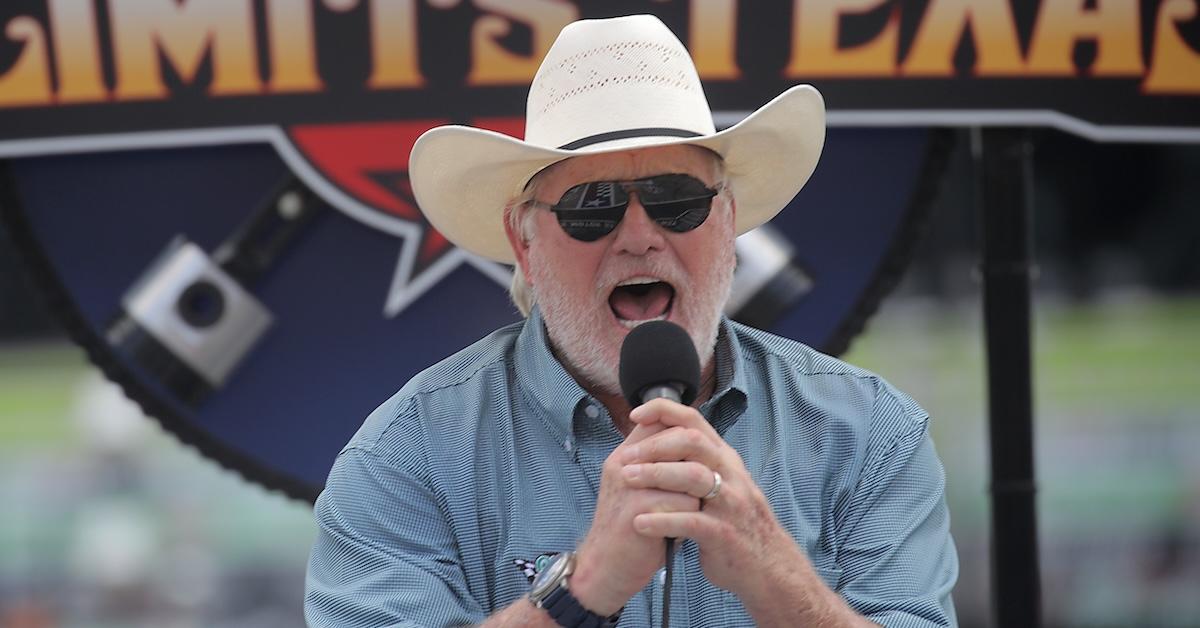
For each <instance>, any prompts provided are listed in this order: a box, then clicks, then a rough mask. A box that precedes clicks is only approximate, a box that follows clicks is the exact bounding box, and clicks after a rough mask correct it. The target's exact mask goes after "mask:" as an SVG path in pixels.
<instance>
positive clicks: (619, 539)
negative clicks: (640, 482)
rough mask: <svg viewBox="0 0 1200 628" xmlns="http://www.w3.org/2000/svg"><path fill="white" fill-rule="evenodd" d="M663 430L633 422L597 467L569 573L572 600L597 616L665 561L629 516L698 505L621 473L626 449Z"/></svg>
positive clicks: (621, 602) (657, 542)
mask: <svg viewBox="0 0 1200 628" xmlns="http://www.w3.org/2000/svg"><path fill="white" fill-rule="evenodd" d="M666 429H667V427H666V426H665V425H648V426H639V427H638V428H636V429H635V430H634V431H633V433H630V435H629V436H628V437H627V438H626V439H625V442H623V443H621V445H620V446H619V447H617V448H616V449H615V450H613V452H612V453H611V454H609V456H608V458H607V459H606V460H605V461H604V465H603V467H602V469H601V474H600V496H599V498H598V499H597V501H596V514H595V516H594V517H593V518H592V527H591V529H590V530H589V531H588V534H587V536H586V537H585V538H584V540H583V542H582V543H581V544H580V546H579V550H578V553H577V557H576V563H575V573H574V574H573V575H572V576H571V577H570V586H571V592H572V593H573V594H574V595H575V599H577V600H579V603H580V604H582V605H583V607H584V608H586V609H588V610H590V611H592V612H594V613H596V614H598V615H601V616H608V615H611V614H613V613H615V612H617V611H618V610H620V609H621V607H623V606H625V603H626V602H628V601H629V598H631V597H633V595H634V594H635V593H637V592H638V591H641V590H642V589H643V588H645V586H646V584H647V583H648V582H650V578H652V577H654V573H655V572H656V571H658V570H659V569H660V568H661V567H662V566H663V564H664V562H665V546H664V545H663V537H654V536H652V535H646V534H639V533H638V532H637V531H636V530H634V524H633V522H634V520H635V518H637V517H638V516H642V515H646V514H651V513H683V512H693V513H694V512H696V511H697V510H699V508H700V500H699V499H697V498H695V497H690V496H688V495H685V494H682V493H680V492H677V491H670V490H664V489H660V488H654V487H643V486H635V485H633V484H631V483H630V482H628V481H627V480H626V478H625V476H624V475H623V474H622V472H621V471H622V468H623V466H624V465H623V464H622V460H624V459H625V458H626V452H627V451H628V449H629V448H631V447H636V446H637V445H638V443H640V442H642V441H643V440H645V439H647V438H649V437H651V436H653V435H655V434H657V433H659V432H661V431H663V430H666Z"/></svg>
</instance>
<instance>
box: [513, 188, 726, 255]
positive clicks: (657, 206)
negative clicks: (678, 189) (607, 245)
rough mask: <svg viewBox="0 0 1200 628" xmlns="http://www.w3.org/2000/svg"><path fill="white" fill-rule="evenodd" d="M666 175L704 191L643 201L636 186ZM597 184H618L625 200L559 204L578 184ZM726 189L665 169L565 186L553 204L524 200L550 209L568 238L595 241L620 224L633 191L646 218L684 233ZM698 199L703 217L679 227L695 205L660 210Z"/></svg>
mask: <svg viewBox="0 0 1200 628" xmlns="http://www.w3.org/2000/svg"><path fill="white" fill-rule="evenodd" d="M667 176H680V177H687V178H689V179H691V180H692V181H695V182H696V183H698V184H700V186H701V187H702V189H703V190H704V194H702V195H700V196H692V197H688V198H681V199H674V200H667V201H658V202H650V203H646V202H645V201H644V200H643V195H642V192H641V190H640V189H639V188H644V187H645V186H647V185H650V184H652V183H653V180H654V179H658V178H662V177H667ZM598 184H610V185H614V186H619V187H620V188H621V190H622V192H624V194H625V197H626V200H625V203H624V204H622V205H615V206H610V207H603V208H599V209H581V208H575V207H571V208H565V207H560V206H559V205H561V204H562V199H564V198H566V197H567V196H568V195H570V194H571V193H572V191H573V190H575V189H576V188H579V187H580V186H593V185H598ZM726 188H727V185H726V184H725V182H724V181H722V182H719V183H717V184H716V185H715V186H712V187H710V186H709V185H708V184H707V183H705V182H704V181H703V180H702V179H700V178H699V177H697V176H695V175H691V174H688V173H684V172H665V173H661V174H656V175H651V176H648V177H641V178H637V179H623V180H617V179H599V180H596V181H585V182H582V183H576V184H575V185H572V186H570V187H569V188H567V190H566V191H564V192H563V194H562V196H561V197H560V198H559V200H558V202H556V203H547V202H545V201H539V200H537V199H529V200H528V201H526V203H527V204H529V205H532V206H534V207H538V208H542V209H546V210H549V211H551V212H553V213H554V215H555V218H556V219H557V222H558V225H559V227H560V228H562V230H563V232H564V233H566V234H567V235H568V236H570V237H571V238H572V239H574V240H578V241H580V242H595V241H596V240H599V239H601V238H603V237H605V236H607V235H609V234H610V233H612V232H613V231H615V230H616V228H617V227H618V226H619V225H620V224H621V221H622V220H624V219H625V212H626V211H627V210H628V209H629V203H630V202H631V201H632V200H633V194H637V195H638V204H640V205H641V206H642V208H643V209H644V210H645V211H646V214H647V215H648V216H649V217H650V219H651V220H653V221H654V222H655V223H656V224H658V225H659V226H660V227H662V228H664V229H666V230H668V231H671V232H672V233H687V232H688V231H692V230H694V229H696V228H697V227H699V226H700V225H702V224H704V222H705V221H706V220H708V215H709V213H711V211H712V201H713V199H715V198H716V197H718V196H720V195H721V193H722V192H724V191H725V189H726ZM699 200H704V201H705V202H706V207H704V208H703V216H700V217H699V220H697V219H696V217H695V216H692V219H691V220H688V221H686V222H684V223H683V227H682V228H679V226H678V225H679V224H680V221H681V219H683V218H684V216H685V214H690V213H693V212H695V211H698V209H699V208H687V209H685V210H683V211H680V212H677V213H675V214H673V215H672V214H664V213H663V212H664V211H669V210H670V209H671V207H670V206H671V205H673V204H676V203H684V202H687V201H699ZM571 214H579V216H576V217H571ZM589 214H590V216H589ZM597 214H600V215H597ZM613 216H615V218H613Z"/></svg>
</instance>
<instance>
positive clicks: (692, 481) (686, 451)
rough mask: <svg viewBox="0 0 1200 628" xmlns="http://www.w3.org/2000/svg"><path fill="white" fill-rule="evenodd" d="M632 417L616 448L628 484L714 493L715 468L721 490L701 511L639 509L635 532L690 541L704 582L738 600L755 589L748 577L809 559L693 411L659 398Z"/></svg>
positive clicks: (734, 453) (732, 453)
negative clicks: (625, 437) (630, 428)
mask: <svg viewBox="0 0 1200 628" xmlns="http://www.w3.org/2000/svg"><path fill="white" fill-rule="evenodd" d="M629 418H630V419H631V420H632V421H633V422H634V423H635V424H636V427H635V428H634V430H633V432H631V433H630V435H629V439H628V441H626V443H625V444H624V445H623V446H622V447H620V448H618V450H617V451H615V452H613V455H614V456H615V455H617V454H618V453H619V454H621V455H622V458H621V462H623V463H624V465H625V466H624V468H623V469H622V474H621V475H622V477H623V479H624V480H625V483H626V485H628V486H630V487H637V488H641V489H644V490H659V491H668V492H672V493H675V494H677V495H680V496H685V497H688V498H697V497H701V496H703V495H705V494H707V493H708V492H709V491H710V490H712V488H713V482H714V479H713V472H714V471H716V472H718V473H720V474H721V489H720V492H719V493H718V495H717V496H716V497H714V498H712V499H710V500H708V501H706V502H705V503H704V504H703V505H702V507H701V509H678V510H673V511H665V510H660V511H657V512H645V513H642V514H638V515H637V516H636V517H635V518H634V521H633V524H634V529H636V530H637V532H638V533H639V534H641V535H643V536H645V537H646V538H649V539H655V540H658V539H663V538H667V537H676V538H690V539H693V540H695V541H696V543H697V544H698V545H699V546H700V564H701V567H703V569H704V575H705V577H707V578H708V581H709V582H711V583H713V584H714V585H716V586H718V587H721V588H722V589H725V590H727V591H731V592H733V593H734V594H735V595H738V596H739V597H740V598H742V599H743V601H745V600H746V599H747V596H748V595H750V596H752V594H754V593H756V592H757V586H758V585H757V584H756V583H755V582H754V581H753V577H754V576H755V575H756V574H759V575H761V574H766V573H770V572H771V571H773V570H770V569H765V568H767V567H771V566H774V565H781V561H791V564H792V565H795V564H796V563H795V561H797V560H799V561H801V562H804V561H805V560H806V558H805V556H804V554H803V552H802V551H801V550H800V548H799V547H798V546H797V545H796V543H795V541H793V540H792V537H791V535H790V534H788V532H787V531H786V530H784V529H783V527H782V526H780V525H779V523H778V522H777V521H776V519H775V515H774V513H773V512H772V510H771V505H770V503H768V502H767V499H766V497H765V496H764V495H763V494H762V491H760V490H759V488H758V485H757V484H755V482H754V479H753V478H752V477H751V476H750V472H749V471H747V470H746V466H745V464H743V462H742V458H741V456H739V455H738V453H737V451H735V450H734V449H733V448H732V447H730V446H729V444H728V443H726V442H725V440H724V439H722V438H721V437H720V435H718V434H717V432H716V431H715V430H714V429H713V428H712V426H711V425H709V423H708V421H706V420H705V419H704V417H703V416H701V414H700V413H699V412H697V411H696V409H695V408H690V407H688V406H684V405H681V404H678V403H674V402H671V401H667V400H665V399H657V400H654V401H651V402H649V403H647V404H645V405H642V406H639V407H637V408H635V409H634V410H633V412H631V413H630V415H629ZM635 437H637V441H636V442H631V441H634V438H635ZM781 566H782V565H781Z"/></svg>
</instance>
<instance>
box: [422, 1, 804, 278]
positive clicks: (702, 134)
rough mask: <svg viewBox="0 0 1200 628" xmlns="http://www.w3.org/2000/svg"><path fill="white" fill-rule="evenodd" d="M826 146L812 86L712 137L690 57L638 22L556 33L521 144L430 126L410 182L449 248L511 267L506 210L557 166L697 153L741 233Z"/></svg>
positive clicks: (797, 182)
mask: <svg viewBox="0 0 1200 628" xmlns="http://www.w3.org/2000/svg"><path fill="white" fill-rule="evenodd" d="M824 143H825V103H824V101H823V100H822V98H821V94H820V93H819V92H817V90H816V89H814V88H813V87H812V86H809V85H801V86H797V87H793V88H791V89H789V90H787V91H785V92H784V93H782V94H780V95H779V96H778V97H776V98H775V99H774V100H772V101H771V102H769V103H767V104H766V105H763V106H762V108H760V109H759V110H758V111H755V112H754V113H752V114H750V115H749V116H747V117H746V118H745V119H743V120H742V121H741V122H739V123H738V124H736V125H734V126H732V127H729V128H728V129H725V130H724V131H721V132H719V133H718V132H717V131H716V128H715V126H714V125H713V119H712V112H711V111H710V110H709V107H708V99H707V98H706V97H705V96H704V90H703V88H702V87H701V85H700V77H699V75H698V74H697V73H696V67H695V65H694V64H693V62H692V59H691V57H690V56H689V55H688V51H687V49H686V48H684V46H683V44H682V43H680V41H679V39H678V38H677V37H675V35H674V34H673V33H672V32H671V31H670V29H668V28H667V26H666V25H665V24H663V23H662V22H661V21H659V19H658V18H656V17H654V16H650V15H634V16H629V17H619V18H612V19H604V20H581V21H578V22H573V23H571V24H568V25H567V26H566V28H564V29H563V30H562V32H561V33H560V34H559V36H558V39H557V40H555V42H554V45H553V46H551V47H550V50H549V52H547V53H546V58H545V59H544V60H543V61H542V65H541V67H540V68H539V69H538V72H537V75H536V76H534V78H533V84H532V85H531V86H530V88H529V99H528V101H527V104H526V113H525V139H524V141H522V140H519V139H516V138H513V137H509V136H507V135H504V134H502V133H496V132H493V131H487V130H484V129H476V128H473V127H467V126H459V125H450V126H441V127H437V128H434V129H430V130H429V131H426V132H425V133H424V134H423V135H422V136H421V137H420V138H418V139H417V142H416V143H415V144H414V145H413V149H412V154H411V155H410V156H409V179H410V181H411V182H412V187H413V192H414V194H415V196H416V200H417V204H418V205H419V206H420V207H421V211H423V212H424V213H425V216H426V217H427V218H428V219H429V222H430V223H431V224H432V225H433V226H434V227H435V228H436V229H437V230H438V231H440V232H442V234H443V235H445V236H446V237H447V238H448V239H449V240H450V241H451V242H453V243H454V244H456V245H458V246H460V247H462V248H464V249H466V250H467V251H470V252H472V253H475V254H477V255H480V256H483V257H486V258H488V259H492V260H495V261H498V262H504V263H506V264H512V263H513V261H514V258H513V253H512V250H511V248H510V247H509V244H508V240H507V239H506V238H505V237H504V206H505V204H506V203H507V202H508V201H509V200H510V199H512V198H514V197H516V196H518V195H519V194H521V192H522V190H523V189H524V188H525V185H526V184H527V183H528V182H529V180H530V179H531V178H532V177H533V175H535V174H537V172H538V171H540V170H542V169H543V168H545V167H546V166H549V165H551V164H553V163H555V162H558V161H562V160H564V159H569V158H571V157H577V156H580V155H592V154H597V153H607V152H613V151H620V150H628V149H632V148H642V147H648V146H667V145H675V144H690V145H693V146H703V147H705V148H708V149H710V150H712V151H714V152H716V153H717V154H719V155H721V157H722V158H723V159H724V161H725V169H726V173H727V179H728V182H729V184H730V187H731V188H732V189H733V192H734V194H735V197H736V198H737V224H736V228H737V232H738V233H739V234H741V233H745V232H747V231H749V230H751V229H753V228H755V227H757V226H759V225H761V224H763V223H765V222H767V221H768V220H770V219H771V218H773V217H774V216H775V214H777V213H779V211H780V210H781V209H783V207H784V206H785V205H787V203H788V201H790V200H791V199H792V197H794V196H795V195H796V193H797V192H799V191H800V188H801V187H803V186H804V183H805V182H806V181H808V178H809V176H810V175H812V172H813V169H814V168H816V165H817V159H818V158H819V157H820V155H821V147H822V146H823V145H824Z"/></svg>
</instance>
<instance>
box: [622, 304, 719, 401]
mask: <svg viewBox="0 0 1200 628" xmlns="http://www.w3.org/2000/svg"><path fill="white" fill-rule="evenodd" d="M620 375H621V393H622V394H624V395H625V399H627V400H628V401H629V405H630V406H632V407H637V406H640V405H642V391H643V390H645V389H646V388H647V387H649V386H654V385H661V384H670V385H681V386H682V387H683V390H682V391H681V394H680V398H681V401H683V403H684V405H691V403H692V401H694V400H695V399H696V393H698V392H699V389H700V359H699V358H698V357H697V356H696V345H694V344H692V337H691V336H689V335H688V333H687V332H686V331H684V330H683V328H682V327H680V326H679V325H676V324H675V323H671V322H668V321H650V322H649V323H642V324H641V325H638V326H637V327H634V328H633V330H632V331H630V332H629V335H627V336H625V342H624V343H623V344H622V345H621V366H620Z"/></svg>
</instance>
